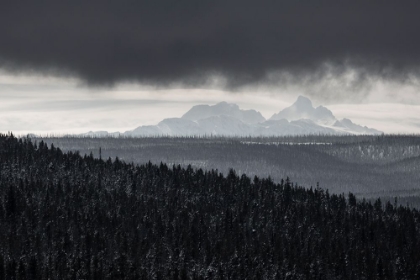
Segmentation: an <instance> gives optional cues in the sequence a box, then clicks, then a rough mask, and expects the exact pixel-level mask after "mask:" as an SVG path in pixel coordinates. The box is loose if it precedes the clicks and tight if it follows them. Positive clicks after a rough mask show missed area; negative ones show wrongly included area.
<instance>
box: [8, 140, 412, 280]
mask: <svg viewBox="0 0 420 280" xmlns="http://www.w3.org/2000/svg"><path fill="white" fill-rule="evenodd" d="M419 252H420V213H419V212H418V210H416V209H411V208H408V207H402V206H397V204H396V203H395V204H392V203H389V202H388V203H381V201H380V200H377V201H375V202H374V203H371V202H369V201H365V200H356V197H355V196H354V195H352V194H346V195H342V194H330V193H329V192H328V191H326V190H323V189H320V188H309V189H308V188H303V187H298V186H296V185H294V184H292V183H291V182H290V180H288V179H286V180H285V181H281V182H280V183H274V182H273V181H272V180H271V179H270V178H258V177H254V178H249V177H247V176H246V175H240V176H239V175H238V174H236V173H235V171H233V170H231V171H230V172H228V173H227V174H226V175H225V176H224V175H222V174H221V173H219V172H217V171H215V170H207V171H203V170H202V169H193V168H191V166H187V167H186V168H182V167H181V166H179V165H173V166H168V165H165V164H158V165H154V164H152V163H150V162H149V163H147V164H143V165H134V164H133V163H125V162H123V161H121V160H119V159H115V160H111V159H105V160H103V159H102V158H95V157H94V156H93V155H83V156H82V155H79V154H78V153H77V152H71V151H70V152H62V151H61V150H60V149H58V148H56V147H54V146H50V147H49V146H47V145H46V144H45V143H44V142H39V143H34V142H31V141H30V140H29V139H17V138H15V137H13V136H12V135H0V279H419V277H420V254H419Z"/></svg>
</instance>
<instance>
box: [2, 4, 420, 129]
mask: <svg viewBox="0 0 420 280" xmlns="http://www.w3.org/2000/svg"><path fill="white" fill-rule="evenodd" d="M419 8H420V2H419V1H404V2H398V3H397V2H395V1H369V2H366V1H345V2H342V1H338V2H337V1H259V2H258V4H256V2H255V1H248V0H242V1H173V0H161V1H141V0H137V1H102V0H101V1H99V0H91V1H77V0H73V1H49V0H47V1H42V0H40V1H19V2H17V1H5V3H2V7H1V9H0V101H1V102H0V131H3V132H5V131H14V132H16V133H27V132H37V133H39V132H41V133H53V132H55V133H65V132H70V133H78V132H86V131H89V130H108V131H121V132H123V131H125V130H129V129H133V128H135V127H137V126H139V125H144V124H156V123H157V122H158V121H160V120H162V119H163V118H166V117H180V116H181V115H182V114H183V113H185V112H186V111H187V110H188V109H189V108H190V107H191V106H193V105H196V104H202V103H205V104H214V103H217V102H220V101H228V102H233V103H237V104H238V105H239V106H240V107H241V108H243V109H251V108H252V109H256V110H258V111H260V112H261V113H262V114H263V115H264V116H265V117H266V118H268V117H270V116H271V115H272V114H274V113H277V112H278V111H280V110H281V109H283V108H284V107H286V106H288V105H290V104H291V103H292V102H293V101H294V100H295V99H296V98H297V96H298V95H305V96H307V97H309V98H311V99H312V100H313V103H314V104H315V105H325V106H326V107H328V108H329V109H331V110H332V111H333V113H334V114H335V115H336V117H338V118H343V117H347V118H350V119H352V120H353V121H354V122H356V123H359V124H362V125H367V126H370V127H373V128H376V129H379V130H382V131H385V132H389V133H420V36H419V35H418V32H419V31H418V30H419V27H420V17H419V16H418V11H419V10H420V9H419Z"/></svg>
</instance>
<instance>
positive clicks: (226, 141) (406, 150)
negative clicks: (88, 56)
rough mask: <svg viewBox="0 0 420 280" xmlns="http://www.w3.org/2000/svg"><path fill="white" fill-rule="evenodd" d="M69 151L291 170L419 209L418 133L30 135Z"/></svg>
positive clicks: (325, 184) (277, 173) (270, 172)
mask: <svg viewBox="0 0 420 280" xmlns="http://www.w3.org/2000/svg"><path fill="white" fill-rule="evenodd" d="M33 141H37V142H40V141H44V142H46V143H48V145H51V144H54V145H55V146H56V147H60V148H61V149H62V150H64V151H73V152H75V151H79V152H80V153H81V154H82V155H84V154H87V155H90V153H92V154H93V156H94V157H96V158H98V157H99V150H100V149H101V152H102V156H103V157H105V158H108V157H111V158H115V157H119V158H120V159H122V160H124V161H125V162H134V163H135V164H144V163H146V162H148V161H151V162H152V163H154V164H160V162H163V163H166V164H168V165H170V166H172V165H173V164H175V165H178V164H180V165H181V167H187V166H188V165H191V166H192V167H193V168H202V169H203V170H213V169H217V170H219V171H220V172H222V173H223V174H225V175H226V174H227V173H228V172H229V170H230V169H234V170H235V171H236V172H237V174H238V175H241V174H246V175H247V176H249V177H253V176H258V177H269V176H270V177H271V178H272V179H273V181H274V182H276V183H280V181H281V179H284V178H286V177H287V176H289V177H290V178H293V180H294V182H298V183H299V184H300V185H303V186H306V187H310V186H316V185H317V183H318V182H319V184H320V186H321V187H322V188H325V189H329V191H330V192H331V193H336V194H340V193H348V192H352V193H354V194H356V195H357V196H358V197H365V198H367V199H376V198H378V197H381V198H383V201H385V200H389V199H390V201H391V203H393V202H394V197H398V201H399V202H398V203H401V204H402V205H404V206H405V205H407V203H408V204H409V205H410V206H412V207H418V208H419V209H420V183H419V182H420V136H419V135H381V136H372V135H344V136H333V135H306V136H284V137H261V138H255V137H253V138H250V137H242V138H223V137H173V138H171V137H160V138H92V137H91V138H89V137H74V136H73V137H46V138H33Z"/></svg>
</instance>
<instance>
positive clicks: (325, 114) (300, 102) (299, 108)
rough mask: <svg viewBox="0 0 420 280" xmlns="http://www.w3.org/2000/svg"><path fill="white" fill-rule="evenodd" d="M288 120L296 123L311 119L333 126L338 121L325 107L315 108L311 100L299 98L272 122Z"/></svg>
mask: <svg viewBox="0 0 420 280" xmlns="http://www.w3.org/2000/svg"><path fill="white" fill-rule="evenodd" d="M281 119H286V120H288V121H296V120H300V119H310V120H312V121H314V122H316V123H320V124H325V125H332V124H334V123H335V122H336V121H337V119H336V118H335V117H334V115H333V113H332V112H331V111H330V110H328V109H327V108H325V107H324V106H318V107H317V108H314V107H313V106H312V102H311V100H309V98H306V97H303V96H299V97H298V99H297V100H296V102H295V103H293V105H292V106H290V107H287V108H285V109H283V110H282V111H280V112H279V113H277V114H274V115H273V116H272V117H271V118H270V120H281Z"/></svg>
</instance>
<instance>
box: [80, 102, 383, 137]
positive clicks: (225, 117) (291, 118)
mask: <svg viewBox="0 0 420 280" xmlns="http://www.w3.org/2000/svg"><path fill="white" fill-rule="evenodd" d="M381 133H382V132H380V131H378V130H375V129H372V128H368V127H366V126H361V125H357V124H355V123H353V122H352V121H351V120H349V119H345V118H344V119H342V120H341V121H339V120H337V119H336V118H335V117H334V115H333V113H332V112H331V111H330V110H328V109H327V108H326V107H324V106H318V107H316V108H314V107H313V105H312V102H311V100H310V99H309V98H307V97H304V96H299V97H298V98H297V100H296V102H295V103H293V104H292V105H291V106H290V107H287V108H285V109H283V110H282V111H280V112H279V113H278V114H274V115H273V117H271V118H270V119H269V120H265V118H264V117H263V116H262V115H261V113H260V112H258V111H255V110H242V109H240V108H239V106H238V105H236V104H232V103H227V102H220V103H217V104H215V105H196V106H193V107H192V108H191V109H190V110H189V111H188V112H186V113H185V114H184V115H183V116H182V117H181V118H168V119H164V120H162V121H161V122H159V123H158V124H157V125H149V126H140V127H137V128H136V129H134V130H132V131H127V132H125V133H124V134H123V135H127V136H162V135H170V136H192V135H223V136H280V135H303V134H381ZM106 134H107V133H106V132H90V133H87V135H101V136H103V135H106ZM118 135H119V134H118Z"/></svg>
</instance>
